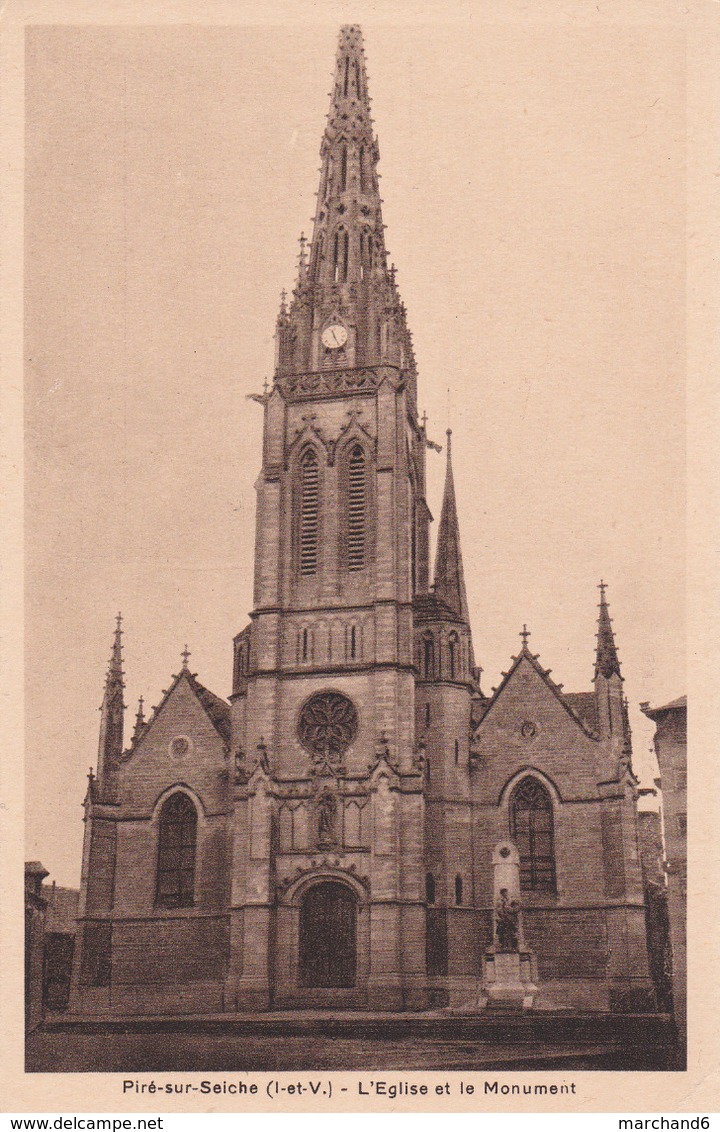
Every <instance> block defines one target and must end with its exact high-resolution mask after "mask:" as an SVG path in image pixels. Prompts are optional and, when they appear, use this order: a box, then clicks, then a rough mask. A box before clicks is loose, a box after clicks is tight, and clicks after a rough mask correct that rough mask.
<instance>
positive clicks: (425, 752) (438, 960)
mask: <svg viewBox="0 0 720 1132" xmlns="http://www.w3.org/2000/svg"><path fill="white" fill-rule="evenodd" d="M578 7H579V6H577V5H573V4H570V5H568V10H567V12H565V13H564V14H563V12H562V11H561V9H560V6H559V5H557V6H556V5H555V4H553V5H549V6H548V9H547V10H546V11H544V12H543V11H540V10H537V11H535V12H528V11H527V10H526V9H521V6H520V5H515V4H514V3H511V2H509V0H508V2H507V3H502V2H498V3H493V4H488V5H487V6H485V5H482V6H480V5H477V6H472V7H471V8H468V7H466V6H465V5H462V4H459V3H458V4H457V5H454V6H453V5H450V6H449V7H448V10H447V12H446V13H445V14H444V15H443V14H442V13H441V12H440V11H436V12H435V13H434V14H433V15H432V16H430V15H428V14H427V13H425V14H423V12H422V11H420V10H418V12H417V13H415V14H413V8H412V7H411V6H408V8H407V9H406V10H404V11H403V9H402V6H399V5H398V6H394V7H393V6H390V8H389V7H388V6H387V5H380V7H379V8H377V9H375V8H374V7H373V6H372V5H370V4H367V3H362V4H359V5H357V6H356V8H355V10H352V8H351V6H345V5H334V4H330V3H328V4H327V5H324V6H323V5H320V6H319V7H318V8H317V9H313V12H312V13H310V15H308V14H307V12H305V14H304V15H303V17H302V18H301V17H300V15H299V14H298V15H297V18H293V17H292V16H288V18H287V19H285V18H284V17H282V16H278V17H277V18H276V19H273V18H271V17H270V16H269V12H268V10H267V9H264V10H263V9H261V10H260V11H259V12H258V13H257V14H256V17H255V18H252V19H247V20H246V21H240V20H235V21H228V22H227V23H225V24H223V22H222V21H220V20H219V21H217V22H210V21H209V20H208V21H207V22H202V23H201V22H198V23H190V22H187V23H183V22H178V23H171V22H168V21H166V22H163V21H158V22H157V23H152V22H150V21H148V22H147V23H145V24H143V23H129V22H127V23H122V22H117V23H114V22H112V21H110V20H108V21H103V20H102V19H101V18H97V19H95V21H94V22H89V21H88V20H78V21H77V22H76V23H75V22H68V23H60V22H58V23H53V22H45V23H37V24H34V25H28V26H27V27H26V29H25V35H24V44H25V46H24V84H25V95H24V97H25V126H24V129H25V138H24V346H23V353H24V367H25V379H24V380H25V394H24V395H25V406H24V412H25V417H24V436H25V652H26V669H25V736H26V738H25V742H26V756H25V779H24V781H25V798H26V819H25V822H26V824H25V828H26V836H25V849H24V853H25V974H24V992H25V993H24V997H25V1031H26V1034H25V1070H26V1072H27V1073H28V1074H122V1075H124V1076H125V1077H127V1075H128V1074H130V1075H133V1074H137V1073H156V1072H158V1071H163V1070H164V1071H186V1072H189V1073H194V1072H201V1071H202V1072H206V1073H213V1072H217V1073H227V1072H230V1071H238V1072H243V1073H247V1072H250V1073H253V1072H258V1073H265V1072H270V1071H278V1072H287V1071H311V1070H312V1071H317V1070H323V1071H342V1072H352V1073H362V1072H365V1071H369V1070H372V1071H380V1070H382V1071H387V1072H392V1073H395V1074H396V1075H397V1074H402V1073H405V1072H409V1073H423V1072H434V1071H438V1070H443V1071H445V1070H463V1071H477V1072H490V1071H492V1072H496V1071H497V1072H511V1073H514V1072H515V1071H522V1072H526V1071H534V1072H536V1073H538V1074H542V1078H541V1077H535V1078H534V1077H533V1076H532V1075H531V1076H530V1077H527V1078H523V1080H527V1081H528V1082H529V1083H530V1084H532V1083H533V1081H534V1082H537V1081H538V1080H541V1079H542V1080H545V1079H547V1080H549V1079H550V1078H549V1076H548V1074H550V1073H551V1072H552V1071H559V1072H561V1073H562V1075H563V1080H564V1081H567V1080H569V1079H570V1078H568V1077H567V1074H568V1073H571V1072H574V1071H582V1070H591V1071H610V1070H612V1071H620V1072H627V1071H645V1072H647V1071H652V1072H654V1073H656V1074H658V1073H660V1072H661V1071H662V1072H670V1073H673V1074H676V1075H677V1074H682V1073H683V1071H685V1070H686V1068H687V1045H688V1031H687V1021H686V1000H687V960H686V903H687V880H686V873H687V868H686V862H687V849H686V841H687V809H688V806H687V694H688V683H687V656H686V639H687V628H686V611H685V592H686V529H685V528H686V478H687V477H686V435H685V398H686V377H687V374H686V358H685V350H686V324H685V322H686V302H687V296H686V270H687V263H686V241H687V233H686V225H687V204H686V193H687V186H686V177H687V167H686V141H687V138H686V105H685V100H686V79H687V53H686V43H685V36H684V28H683V24H682V19H681V17H680V15H679V14H678V12H677V11H676V10H675V9H672V10H671V8H670V6H661V5H654V4H647V5H644V4H635V3H631V4H628V5H627V7H626V8H625V9H624V10H620V9H618V8H617V7H613V8H612V11H611V12H610V13H608V14H605V12H604V11H603V10H602V6H598V7H597V10H595V5H589V6H585V8H584V9H583V12H582V13H579V12H576V14H575V15H574V16H573V14H572V11H575V10H576V9H577V8H578ZM588 8H589V9H592V12H590V11H588ZM390 9H391V10H390ZM571 9H572V11H571ZM304 11H305V9H304ZM390 249H392V251H391V250H390ZM98 709H99V710H98ZM691 1037H692V1035H691ZM558 1087H559V1086H558ZM573 1090H574V1086H573ZM526 1091H528V1090H526ZM567 1091H570V1086H569V1085H568V1086H567Z"/></svg>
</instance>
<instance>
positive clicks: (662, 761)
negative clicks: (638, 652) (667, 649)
mask: <svg viewBox="0 0 720 1132" xmlns="http://www.w3.org/2000/svg"><path fill="white" fill-rule="evenodd" d="M640 706H641V709H642V711H643V712H644V713H645V715H646V716H647V717H648V719H652V720H653V722H654V723H655V725H656V731H655V740H654V742H655V753H656V755H657V760H658V765H659V767H660V783H661V786H662V815H663V830H664V834H665V871H666V873H667V898H668V914H669V920H670V942H671V947H672V996H673V1004H674V1012H675V1019H676V1021H677V1024H678V1029H679V1032H680V1039H681V1045H682V1046H683V1047H684V1046H685V1043H686V1010H687V934H686V933H687V696H680V698H679V699H677V700H673V701H672V702H671V703H669V704H664V705H663V706H662V707H656V708H652V707H650V705H649V704H648V703H644V704H641V705H640Z"/></svg>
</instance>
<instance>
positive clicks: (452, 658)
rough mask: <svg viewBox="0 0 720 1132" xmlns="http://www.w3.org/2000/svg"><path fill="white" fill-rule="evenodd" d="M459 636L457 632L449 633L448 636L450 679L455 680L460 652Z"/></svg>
mask: <svg viewBox="0 0 720 1132" xmlns="http://www.w3.org/2000/svg"><path fill="white" fill-rule="evenodd" d="M459 646H460V638H459V637H458V635H457V633H451V634H450V636H449V638H448V665H449V667H450V679H451V680H455V679H456V678H457V675H458V669H459V660H460V657H459V653H460V647H459Z"/></svg>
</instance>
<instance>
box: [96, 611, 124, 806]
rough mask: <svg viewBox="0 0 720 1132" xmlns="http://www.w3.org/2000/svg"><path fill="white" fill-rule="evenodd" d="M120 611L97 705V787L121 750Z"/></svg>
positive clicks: (102, 784) (110, 771) (105, 783)
mask: <svg viewBox="0 0 720 1132" xmlns="http://www.w3.org/2000/svg"><path fill="white" fill-rule="evenodd" d="M121 626H122V614H120V613H118V615H117V620H116V625H115V635H114V637H113V646H112V653H111V654H110V661H109V664H108V670H107V676H106V677H105V694H104V696H103V702H102V704H101V706H100V741H99V744H98V763H97V784H98V786H99V788H100V790H101V791H104V790H105V788H106V787H109V786H110V784H111V781H112V775H113V771H114V769H115V767H116V766H117V764H118V763H119V761H120V759H121V758H122V753H123V726H124V718H125V716H124V713H125V704H124V702H123V690H124V688H125V677H124V673H123V665H122V635H123V631H122V628H121Z"/></svg>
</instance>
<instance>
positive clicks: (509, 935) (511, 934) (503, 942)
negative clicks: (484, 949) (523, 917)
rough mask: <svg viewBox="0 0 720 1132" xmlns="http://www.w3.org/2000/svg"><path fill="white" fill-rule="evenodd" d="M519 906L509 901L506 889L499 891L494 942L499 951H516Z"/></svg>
mask: <svg viewBox="0 0 720 1132" xmlns="http://www.w3.org/2000/svg"><path fill="white" fill-rule="evenodd" d="M519 916H520V904H519V903H518V901H517V900H511V899H510V896H509V895H508V890H507V889H506V888H501V889H500V896H499V898H498V901H497V904H496V905H495V940H496V943H497V947H498V950H499V951H518V950H519V946H518V921H519Z"/></svg>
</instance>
